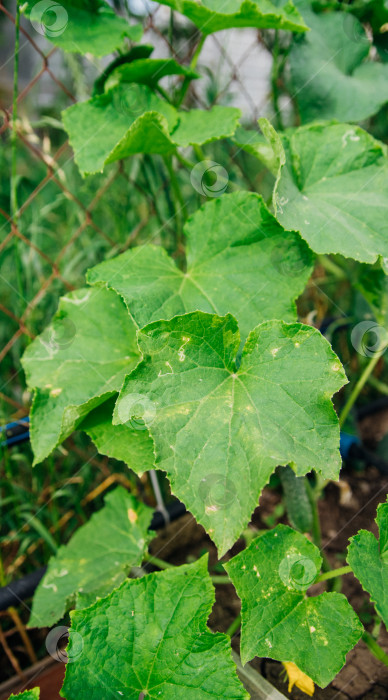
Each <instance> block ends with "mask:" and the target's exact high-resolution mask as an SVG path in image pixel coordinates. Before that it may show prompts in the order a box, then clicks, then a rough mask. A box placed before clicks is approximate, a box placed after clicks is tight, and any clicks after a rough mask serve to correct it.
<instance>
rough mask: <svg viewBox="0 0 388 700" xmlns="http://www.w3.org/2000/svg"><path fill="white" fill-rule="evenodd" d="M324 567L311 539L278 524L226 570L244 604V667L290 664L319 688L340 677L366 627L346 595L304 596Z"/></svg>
mask: <svg viewBox="0 0 388 700" xmlns="http://www.w3.org/2000/svg"><path fill="white" fill-rule="evenodd" d="M321 563H322V558H321V556H320V553H319V550H318V548H317V547H316V546H315V545H314V544H312V542H310V541H309V540H308V539H307V537H305V536H304V535H302V534H300V533H299V532H295V530H292V529H291V528H289V527H287V526H286V525H277V526H276V527H275V528H274V529H273V530H271V531H270V532H267V533H265V534H264V535H262V536H261V537H258V538H256V539H255V540H254V541H253V542H252V543H251V544H250V546H249V547H248V548H247V549H244V550H243V551H242V552H241V554H238V555H237V556H236V557H234V558H233V559H232V560H231V561H229V562H228V563H227V564H225V565H224V566H225V568H226V570H227V572H228V574H229V576H230V578H231V579H232V581H233V583H234V585H235V587H236V590H237V593H238V595H239V597H240V598H241V601H242V612H241V619H242V627H241V660H242V662H243V663H246V662H247V661H249V660H250V659H252V658H253V657H254V656H264V657H269V658H271V659H277V660H278V661H285V662H287V661H291V662H293V663H295V664H296V665H297V666H298V668H300V669H301V671H303V672H304V673H306V674H307V675H308V676H309V677H310V678H312V680H313V681H314V682H315V683H316V684H317V685H319V686H321V687H325V686H326V685H328V683H330V681H332V680H333V678H334V677H335V676H336V675H337V673H338V671H340V669H341V668H342V666H343V665H344V663H345V656H346V654H347V653H348V651H350V649H352V647H353V646H354V645H355V644H356V643H357V642H358V640H359V639H360V637H361V634H362V630H363V627H362V625H361V623H360V621H359V619H358V617H357V615H356V614H355V612H354V610H353V608H352V607H351V605H350V604H349V603H348V601H347V599H346V598H345V596H344V595H342V594H340V593H322V594H321V595H318V596H316V597H306V595H305V592H306V590H307V588H308V587H309V586H310V585H311V584H312V583H314V580H315V578H316V576H317V574H318V573H319V570H320V567H321Z"/></svg>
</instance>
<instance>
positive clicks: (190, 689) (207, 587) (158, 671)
mask: <svg viewBox="0 0 388 700" xmlns="http://www.w3.org/2000/svg"><path fill="white" fill-rule="evenodd" d="M213 603H214V587H213V586H212V583H211V581H210V577H209V575H208V573H207V557H203V558H202V559H200V560H199V561H197V562H195V563H194V564H190V565H184V566H180V567H179V568H177V569H169V570H167V571H163V572H160V573H155V574H149V575H148V576H144V577H143V578H140V579H133V580H128V581H125V582H124V583H123V584H122V586H120V588H119V589H117V590H116V591H113V593H112V594H111V595H110V596H108V597H107V598H105V599H104V600H100V601H99V602H97V603H96V604H95V605H93V606H92V607H91V608H88V609H87V610H81V611H76V612H74V613H72V615H71V619H72V626H71V630H70V645H69V649H71V646H72V643H73V641H72V640H73V639H77V638H78V639H79V638H82V640H83V651H82V654H81V655H80V656H79V658H77V659H76V660H75V661H74V662H73V663H71V664H68V665H67V668H66V677H65V683H64V686H63V689H62V692H63V694H64V697H66V698H67V700H92V698H93V699H94V698H101V697H102V695H104V689H105V688H106V689H109V693H110V694H111V695H112V697H113V695H114V697H120V696H123V697H126V698H134V699H135V698H136V700H137V698H141V697H144V698H147V699H148V698H150V700H151V699H152V698H154V700H158V699H159V698H164V700H178V699H182V700H183V698H185V699H186V700H211V699H212V698H213V699H214V700H219V699H220V698H223V699H225V700H243V699H244V700H248V698H249V695H248V693H247V692H246V691H245V690H244V688H243V686H242V685H241V683H240V681H239V680H238V678H237V675H236V667H235V665H234V663H233V661H232V656H231V649H230V641H229V639H228V637H227V636H226V635H225V634H220V633H217V634H213V633H212V632H210V630H209V629H208V627H207V625H206V620H207V618H208V616H209V614H210V612H211V609H212V606H213ZM109 693H108V694H109Z"/></svg>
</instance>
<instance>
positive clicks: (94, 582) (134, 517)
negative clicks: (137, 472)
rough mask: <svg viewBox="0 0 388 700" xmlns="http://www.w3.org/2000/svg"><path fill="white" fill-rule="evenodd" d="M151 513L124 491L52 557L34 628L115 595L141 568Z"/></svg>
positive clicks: (34, 611)
mask: <svg viewBox="0 0 388 700" xmlns="http://www.w3.org/2000/svg"><path fill="white" fill-rule="evenodd" d="M151 518H152V510H151V508H148V506H145V505H143V503H139V502H138V501H137V500H136V499H135V498H134V497H133V496H131V494H129V493H128V492H127V491H126V490H125V489H123V488H122V486H118V487H117V488H116V489H115V490H114V491H111V492H110V493H108V494H107V496H106V497H105V505H104V506H103V508H101V510H99V511H98V512H97V513H95V514H94V515H92V517H91V518H90V520H89V521H88V522H87V523H86V525H82V526H81V527H80V528H79V530H77V531H76V533H75V534H74V535H73V537H72V538H71V540H70V542H69V543H68V544H67V545H63V546H62V547H60V548H59V549H58V552H57V554H56V555H55V556H54V557H51V559H50V561H49V565H48V569H47V573H46V574H45V575H44V577H43V579H42V581H41V582H40V584H39V586H38V588H37V590H36V593H35V595H34V599H33V603H32V613H31V617H30V620H29V623H28V626H29V627H50V626H51V625H53V624H55V622H57V621H58V620H60V619H61V617H63V615H64V614H65V612H66V610H68V608H69V607H70V606H72V605H73V604H74V602H75V605H76V607H77V608H83V607H86V606H88V605H90V604H91V603H93V602H95V600H96V598H97V596H98V597H103V596H106V595H107V594H108V593H110V592H111V591H112V590H113V589H114V588H116V587H117V586H118V585H119V584H120V583H122V581H123V580H124V579H125V578H126V576H127V574H128V572H129V570H130V568H131V567H132V566H138V565H139V564H141V561H142V559H143V556H144V553H145V551H146V549H147V544H148V542H149V541H150V539H151V536H152V535H151V534H150V533H149V532H148V528H149V525H150V523H151Z"/></svg>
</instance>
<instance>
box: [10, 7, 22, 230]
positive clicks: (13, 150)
mask: <svg viewBox="0 0 388 700" xmlns="http://www.w3.org/2000/svg"><path fill="white" fill-rule="evenodd" d="M19 47H20V5H19V0H16V15H15V58H14V64H13V99H12V132H11V218H12V222H13V223H14V224H15V225H16V222H17V216H18V198H17V133H16V121H17V116H18V83H19Z"/></svg>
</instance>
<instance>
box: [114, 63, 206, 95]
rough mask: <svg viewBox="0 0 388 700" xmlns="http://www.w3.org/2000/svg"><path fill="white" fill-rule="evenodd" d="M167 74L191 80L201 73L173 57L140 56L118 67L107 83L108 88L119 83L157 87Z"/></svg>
mask: <svg viewBox="0 0 388 700" xmlns="http://www.w3.org/2000/svg"><path fill="white" fill-rule="evenodd" d="M166 75H183V76H184V77H186V78H190V80H194V79H195V78H199V77H200V76H199V74H198V73H196V72H195V71H193V70H191V68H188V67H186V66H181V65H180V63H177V61H175V60H174V59H173V58H138V59H137V60H134V61H131V62H130V63H125V64H124V65H122V66H119V67H118V68H116V69H115V70H114V71H113V72H112V74H111V76H110V78H109V83H107V84H106V87H107V89H109V88H110V87H113V86H114V85H115V84H117V83H141V84H143V85H148V86H149V87H155V86H156V85H157V84H158V82H159V80H161V79H162V78H165V77H166Z"/></svg>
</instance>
